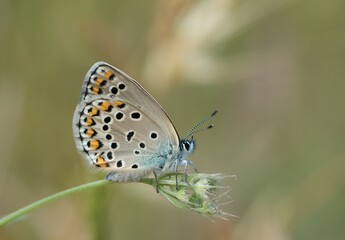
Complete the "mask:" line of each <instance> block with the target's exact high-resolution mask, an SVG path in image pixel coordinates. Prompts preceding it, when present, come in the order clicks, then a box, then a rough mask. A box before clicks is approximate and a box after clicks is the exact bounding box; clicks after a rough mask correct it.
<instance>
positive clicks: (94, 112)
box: [89, 107, 99, 117]
mask: <svg viewBox="0 0 345 240" xmlns="http://www.w3.org/2000/svg"><path fill="white" fill-rule="evenodd" d="M95 115H99V109H98V108H96V107H93V108H91V111H90V112H89V116H90V117H93V116H95Z"/></svg>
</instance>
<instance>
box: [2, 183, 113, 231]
mask: <svg viewBox="0 0 345 240" xmlns="http://www.w3.org/2000/svg"><path fill="white" fill-rule="evenodd" d="M109 183H110V182H109V181H108V180H99V181H94V182H90V183H86V184H83V185H80V186H76V187H72V188H69V189H66V190H64V191H61V192H58V193H55V194H52V195H50V196H48V197H45V198H42V199H40V200H38V201H36V202H34V203H31V204H29V205H27V206H25V207H22V208H20V209H18V210H17V211H14V212H13V213H10V214H8V215H7V216H5V217H3V218H0V226H2V225H5V224H7V223H10V222H12V221H14V220H17V219H18V218H20V217H24V216H25V215H26V214H28V213H29V212H31V211H33V210H34V209H36V208H39V207H41V206H42V205H45V204H47V203H49V202H52V201H55V200H57V199H60V198H62V197H66V196H68V195H70V194H72V193H77V192H80V191H83V190H85V189H90V188H94V187H100V186H103V185H106V184H109Z"/></svg>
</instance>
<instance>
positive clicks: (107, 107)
mask: <svg viewBox="0 0 345 240" xmlns="http://www.w3.org/2000/svg"><path fill="white" fill-rule="evenodd" d="M112 107H113V106H112V105H111V103H110V102H103V103H102V105H101V109H102V110H103V111H110V110H111V108H112Z"/></svg>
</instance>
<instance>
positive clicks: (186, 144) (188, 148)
mask: <svg viewBox="0 0 345 240" xmlns="http://www.w3.org/2000/svg"><path fill="white" fill-rule="evenodd" d="M216 113H217V111H214V112H213V113H212V114H211V115H209V116H207V117H206V118H204V119H203V120H202V121H200V122H199V123H197V124H196V125H195V126H194V127H192V128H191V129H190V130H189V132H188V133H187V135H186V136H185V137H184V138H183V139H182V140H181V141H180V150H181V151H182V152H183V153H184V154H187V155H190V154H192V153H193V152H194V150H195V148H196V144H195V139H194V134H195V133H197V132H200V131H204V130H206V129H210V128H213V124H211V125H209V126H208V127H206V128H201V129H200V128H199V126H200V125H202V124H203V123H205V122H206V121H208V120H209V119H210V118H212V117H213V116H214V115H216ZM189 137H190V139H189Z"/></svg>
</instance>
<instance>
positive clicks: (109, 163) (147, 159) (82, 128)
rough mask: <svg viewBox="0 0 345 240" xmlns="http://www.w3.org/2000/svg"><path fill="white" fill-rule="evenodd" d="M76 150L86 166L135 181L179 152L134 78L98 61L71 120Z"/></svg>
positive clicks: (168, 126) (163, 117)
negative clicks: (80, 154) (84, 160)
mask: <svg viewBox="0 0 345 240" xmlns="http://www.w3.org/2000/svg"><path fill="white" fill-rule="evenodd" d="M73 129H74V137H75V141H76V145H77V148H78V150H79V151H80V152H81V153H82V155H83V157H84V158H85V159H87V160H88V161H89V162H90V163H91V164H93V165H94V166H96V167H99V168H100V169H102V170H107V171H111V172H115V173H116V174H117V178H116V180H117V181H124V182H126V181H136V180H139V179H140V178H141V177H142V176H144V175H146V174H147V173H148V172H150V171H152V170H153V169H162V168H163V167H164V165H165V164H166V163H167V162H170V161H173V160H174V158H176V157H177V154H178V151H179V137H178V134H177V132H176V130H175V127H174V126H173V124H172V122H171V121H170V119H169V117H168V116H167V114H166V113H165V112H164V110H163V109H162V107H161V106H160V105H159V104H158V103H157V101H156V100H155V99H154V98H153V97H152V96H151V95H150V94H149V93H147V92H146V91H145V89H143V88H142V87H141V86H140V85H139V84H138V83H137V82H136V81H135V80H134V79H132V78H131V77H129V76H128V75H126V74H125V73H124V72H122V71H120V70H119V69H116V68H115V67H113V66H111V65H109V64H107V63H104V62H98V63H96V64H94V65H93V66H92V67H91V69H90V70H89V72H88V73H87V74H86V76H85V79H84V83H83V86H82V92H81V96H80V101H79V104H78V106H77V108H76V111H75V113H74V118H73Z"/></svg>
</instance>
